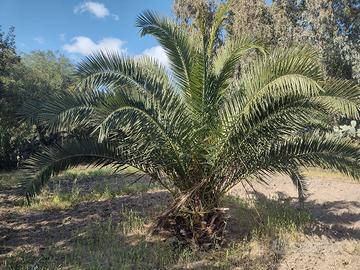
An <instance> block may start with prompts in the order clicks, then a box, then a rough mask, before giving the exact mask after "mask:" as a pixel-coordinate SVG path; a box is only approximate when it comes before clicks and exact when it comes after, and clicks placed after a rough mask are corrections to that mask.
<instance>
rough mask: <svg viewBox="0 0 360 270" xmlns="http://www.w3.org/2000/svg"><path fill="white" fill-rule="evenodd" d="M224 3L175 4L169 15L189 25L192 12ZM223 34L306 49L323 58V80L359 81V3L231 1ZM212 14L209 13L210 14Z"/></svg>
mask: <svg viewBox="0 0 360 270" xmlns="http://www.w3.org/2000/svg"><path fill="white" fill-rule="evenodd" d="M224 2H227V1H207V0H197V1H189V0H176V1H175V2H174V3H175V4H174V12H175V14H176V16H177V17H178V18H181V20H182V21H184V22H187V23H191V22H192V20H191V19H190V18H195V16H196V14H197V11H196V10H197V9H198V8H201V7H204V6H205V7H211V8H210V9H209V8H208V9H209V10H216V7H217V6H219V5H220V4H221V3H224ZM230 3H231V6H230V11H229V13H230V15H231V16H230V18H229V21H228V24H227V27H226V29H227V32H228V34H229V35H230V36H235V37H242V36H244V35H245V36H251V37H255V38H258V39H261V40H263V41H264V42H265V43H267V44H271V45H273V46H281V47H284V48H285V47H290V46H293V45H296V44H307V45H312V46H314V47H316V48H317V49H318V50H319V52H320V54H321V55H322V62H323V65H324V69H325V70H326V74H327V75H328V76H331V77H338V78H345V79H357V80H359V78H360V73H359V72H360V55H359V52H360V42H359V38H360V2H359V1H357V0H300V1H299V0H274V1H272V3H271V4H270V5H269V4H267V3H266V2H265V1H264V0H254V1H248V0H232V1H230ZM213 12H214V11H213Z"/></svg>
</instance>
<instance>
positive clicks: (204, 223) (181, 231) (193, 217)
mask: <svg viewBox="0 0 360 270" xmlns="http://www.w3.org/2000/svg"><path fill="white" fill-rule="evenodd" d="M226 210H227V209H225V208H216V209H214V210H212V211H206V212H205V211H204V212H201V211H196V212H195V211H191V210H187V209H184V210H182V211H179V212H177V213H173V214H171V213H170V214H167V215H163V216H160V217H159V218H158V222H157V225H156V228H155V229H156V230H157V231H166V232H168V233H170V235H171V236H175V237H176V238H177V240H178V243H179V245H181V246H196V247H200V248H202V249H209V248H214V247H218V246H221V245H222V244H223V242H224V233H225V227H226V219H227V214H226Z"/></svg>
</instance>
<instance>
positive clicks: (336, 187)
mask: <svg viewBox="0 0 360 270" xmlns="http://www.w3.org/2000/svg"><path fill="white" fill-rule="evenodd" d="M313 174H315V176H310V177H308V178H307V179H308V184H309V185H308V198H307V200H306V205H305V207H308V208H309V209H310V210H311V211H312V213H313V214H314V217H315V218H316V220H317V221H318V225H317V226H315V227H314V228H313V231H312V232H308V235H307V236H306V238H304V239H303V241H301V242H300V243H296V244H294V245H293V246H290V247H288V248H287V250H285V251H282V254H280V256H281V259H280V263H279V265H278V266H276V269H280V270H282V269H284V270H285V269H294V270H295V269H296V270H303V269H317V270H330V269H331V270H337V269H352V270H358V269H360V183H355V182H353V181H351V180H350V179H346V178H343V177H339V175H337V174H333V175H332V174H331V173H326V174H325V175H322V174H321V173H318V175H316V174H317V173H313ZM268 184H269V185H267V186H264V185H260V184H254V188H255V189H256V191H257V192H259V193H260V194H257V195H256V193H255V192H253V191H252V188H251V187H249V186H245V189H247V190H248V192H249V193H250V196H259V195H260V196H262V195H265V196H268V197H274V198H279V199H283V200H292V201H294V202H297V191H296V188H295V187H294V186H293V184H292V182H291V180H290V179H289V178H288V177H285V176H276V177H274V178H273V179H271V180H270V181H269V183H268ZM231 193H232V194H234V195H238V196H246V195H245V192H244V188H243V187H242V186H239V187H236V188H234V189H233V190H232V191H231Z"/></svg>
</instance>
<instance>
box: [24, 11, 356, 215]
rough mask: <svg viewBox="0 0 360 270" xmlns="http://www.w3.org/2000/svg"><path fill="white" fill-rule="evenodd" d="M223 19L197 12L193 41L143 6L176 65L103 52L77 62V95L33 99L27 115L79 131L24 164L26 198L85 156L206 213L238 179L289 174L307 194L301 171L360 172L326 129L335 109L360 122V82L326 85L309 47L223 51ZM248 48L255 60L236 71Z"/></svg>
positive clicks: (235, 44) (147, 25) (233, 46)
mask: <svg viewBox="0 0 360 270" xmlns="http://www.w3.org/2000/svg"><path fill="white" fill-rule="evenodd" d="M225 14H226V9H225V8H220V9H219V10H218V12H217V14H216V16H215V18H214V19H213V22H212V26H211V27H207V26H206V25H207V21H206V20H205V19H201V16H199V20H198V22H197V23H198V32H197V38H190V36H189V35H188V34H187V33H186V32H185V31H184V30H183V29H182V28H181V27H180V26H179V25H177V24H176V23H175V22H173V21H171V20H169V19H167V18H164V17H161V16H158V15H157V14H156V13H152V12H145V13H143V14H142V15H141V16H139V18H138V20H137V26H138V27H139V28H140V33H141V35H148V34H150V35H152V36H154V37H155V38H156V39H157V40H158V42H159V43H160V44H161V46H162V47H163V49H164V51H165V52H166V55H167V57H168V59H169V67H168V68H166V67H163V66H161V65H160V64H159V63H158V62H157V61H155V60H154V59H150V58H146V57H140V58H128V57H126V56H122V55H119V54H117V53H111V52H99V53H95V54H93V55H91V56H89V57H87V58H86V59H85V60H84V61H83V62H82V63H80V64H79V66H78V68H77V75H78V77H79V78H80V80H81V84H80V85H79V89H78V91H76V92H65V91H64V92H61V93H57V94H53V95H50V96H49V97H48V98H47V100H46V101H45V102H44V103H43V105H42V106H40V107H32V106H31V105H28V107H27V111H28V112H27V115H28V117H30V118H31V119H34V120H36V121H37V122H38V123H41V124H42V125H44V126H46V127H47V128H48V130H50V131H51V132H67V133H70V134H74V136H72V138H73V139H71V140H70V139H69V140H66V141H65V142H64V144H63V145H61V146H54V147H50V148H44V149H43V151H42V152H41V153H39V154H36V155H34V156H33V157H31V158H30V159H29V160H28V161H27V162H26V164H25V169H26V172H27V174H26V175H27V177H26V179H25V181H24V183H23V187H24V190H25V192H26V194H27V196H28V197H31V196H34V195H35V194H36V193H38V192H39V191H40V189H41V187H42V186H43V185H44V184H45V183H46V182H47V181H48V180H49V178H50V177H51V176H52V175H54V174H56V173H59V172H60V171H63V170H65V169H68V168H69V167H72V166H76V165H78V164H83V163H87V164H92V165H96V166H104V165H113V166H114V167H115V168H116V169H121V168H123V167H125V166H132V167H135V168H137V169H138V170H140V171H143V172H145V173H146V174H148V175H149V176H151V178H152V179H154V180H156V181H157V182H158V183H160V184H161V185H162V186H163V187H165V188H166V189H168V190H169V191H170V192H171V193H172V194H173V195H174V197H175V198H176V199H178V201H181V202H182V206H184V205H188V206H189V207H190V208H191V207H192V206H191V205H192V203H194V202H195V201H196V202H200V204H201V207H202V208H203V209H205V210H209V209H213V208H215V207H217V206H218V205H219V203H220V199H221V198H222V197H223V195H224V194H225V193H226V192H227V191H228V190H229V189H230V188H231V187H233V186H234V185H235V184H237V183H239V182H240V181H251V180H253V179H254V180H259V181H264V179H265V178H266V177H267V176H268V175H270V174H273V173H283V174H286V175H289V176H290V177H291V179H292V181H293V182H294V183H295V184H296V186H297V188H298V190H299V194H300V196H303V194H304V192H305V190H306V186H305V183H304V177H303V176H302V174H301V169H302V168H303V167H308V166H320V167H324V168H331V169H336V170H339V171H341V172H343V173H346V174H349V175H351V176H353V177H359V169H358V166H357V159H358V158H359V151H358V147H357V146H356V145H354V144H353V143H352V142H350V141H348V140H346V139H343V138H338V137H332V136H329V135H328V134H327V133H326V132H325V131H326V130H328V129H329V128H330V127H331V126H332V124H333V121H334V115H336V114H338V115H343V116H346V117H349V118H358V116H359V114H358V108H359V95H360V91H359V88H358V87H357V85H356V84H354V83H352V82H349V81H341V80H333V79H332V80H325V79H324V76H323V73H322V70H321V68H320V66H319V64H318V59H317V56H316V52H314V51H312V50H311V49H309V48H295V49H288V50H282V51H280V50H273V51H271V52H267V51H266V50H264V49H263V47H262V46H261V45H259V44H258V43H257V42H254V41H251V40H249V39H242V40H227V41H226V42H225V44H224V45H222V46H220V45H219V44H217V43H216V36H217V34H218V33H219V31H220V30H219V29H220V26H221V24H222V22H223V20H224V18H225ZM249 50H253V51H254V52H256V55H255V56H253V58H252V59H253V60H252V61H251V63H250V64H248V65H246V67H243V68H242V69H241V70H240V69H239V60H240V59H241V57H242V56H243V55H244V54H245V53H246V52H248V51H249ZM235 74H236V76H235Z"/></svg>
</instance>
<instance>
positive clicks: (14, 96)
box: [0, 28, 75, 170]
mask: <svg viewBox="0 0 360 270" xmlns="http://www.w3.org/2000/svg"><path fill="white" fill-rule="evenodd" d="M73 72H74V68H73V65H72V63H71V62H70V60H69V59H68V58H66V57H64V56H62V55H58V54H56V53H54V52H51V51H48V52H41V51H34V52H31V53H29V54H24V55H22V56H20V55H19V54H18V53H17V52H16V46H15V33H14V28H10V29H9V32H8V33H7V34H6V33H3V32H1V31H0V170H1V169H13V168H16V167H17V165H18V163H19V161H20V160H21V159H22V158H23V157H26V156H28V155H29V154H30V153H32V152H33V151H34V150H36V149H37V147H38V145H39V143H40V140H41V139H42V140H44V136H45V134H44V133H43V132H42V129H41V127H40V126H37V125H32V124H29V123H25V122H22V121H20V120H19V117H18V112H19V110H20V109H21V108H22V106H23V104H24V102H25V101H29V100H30V99H33V100H37V101H38V102H39V103H40V102H41V100H42V99H43V98H44V96H46V95H49V94H51V93H55V92H57V91H60V90H65V89H70V88H71V87H72V85H73V84H74V83H75V81H74V77H73Z"/></svg>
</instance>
